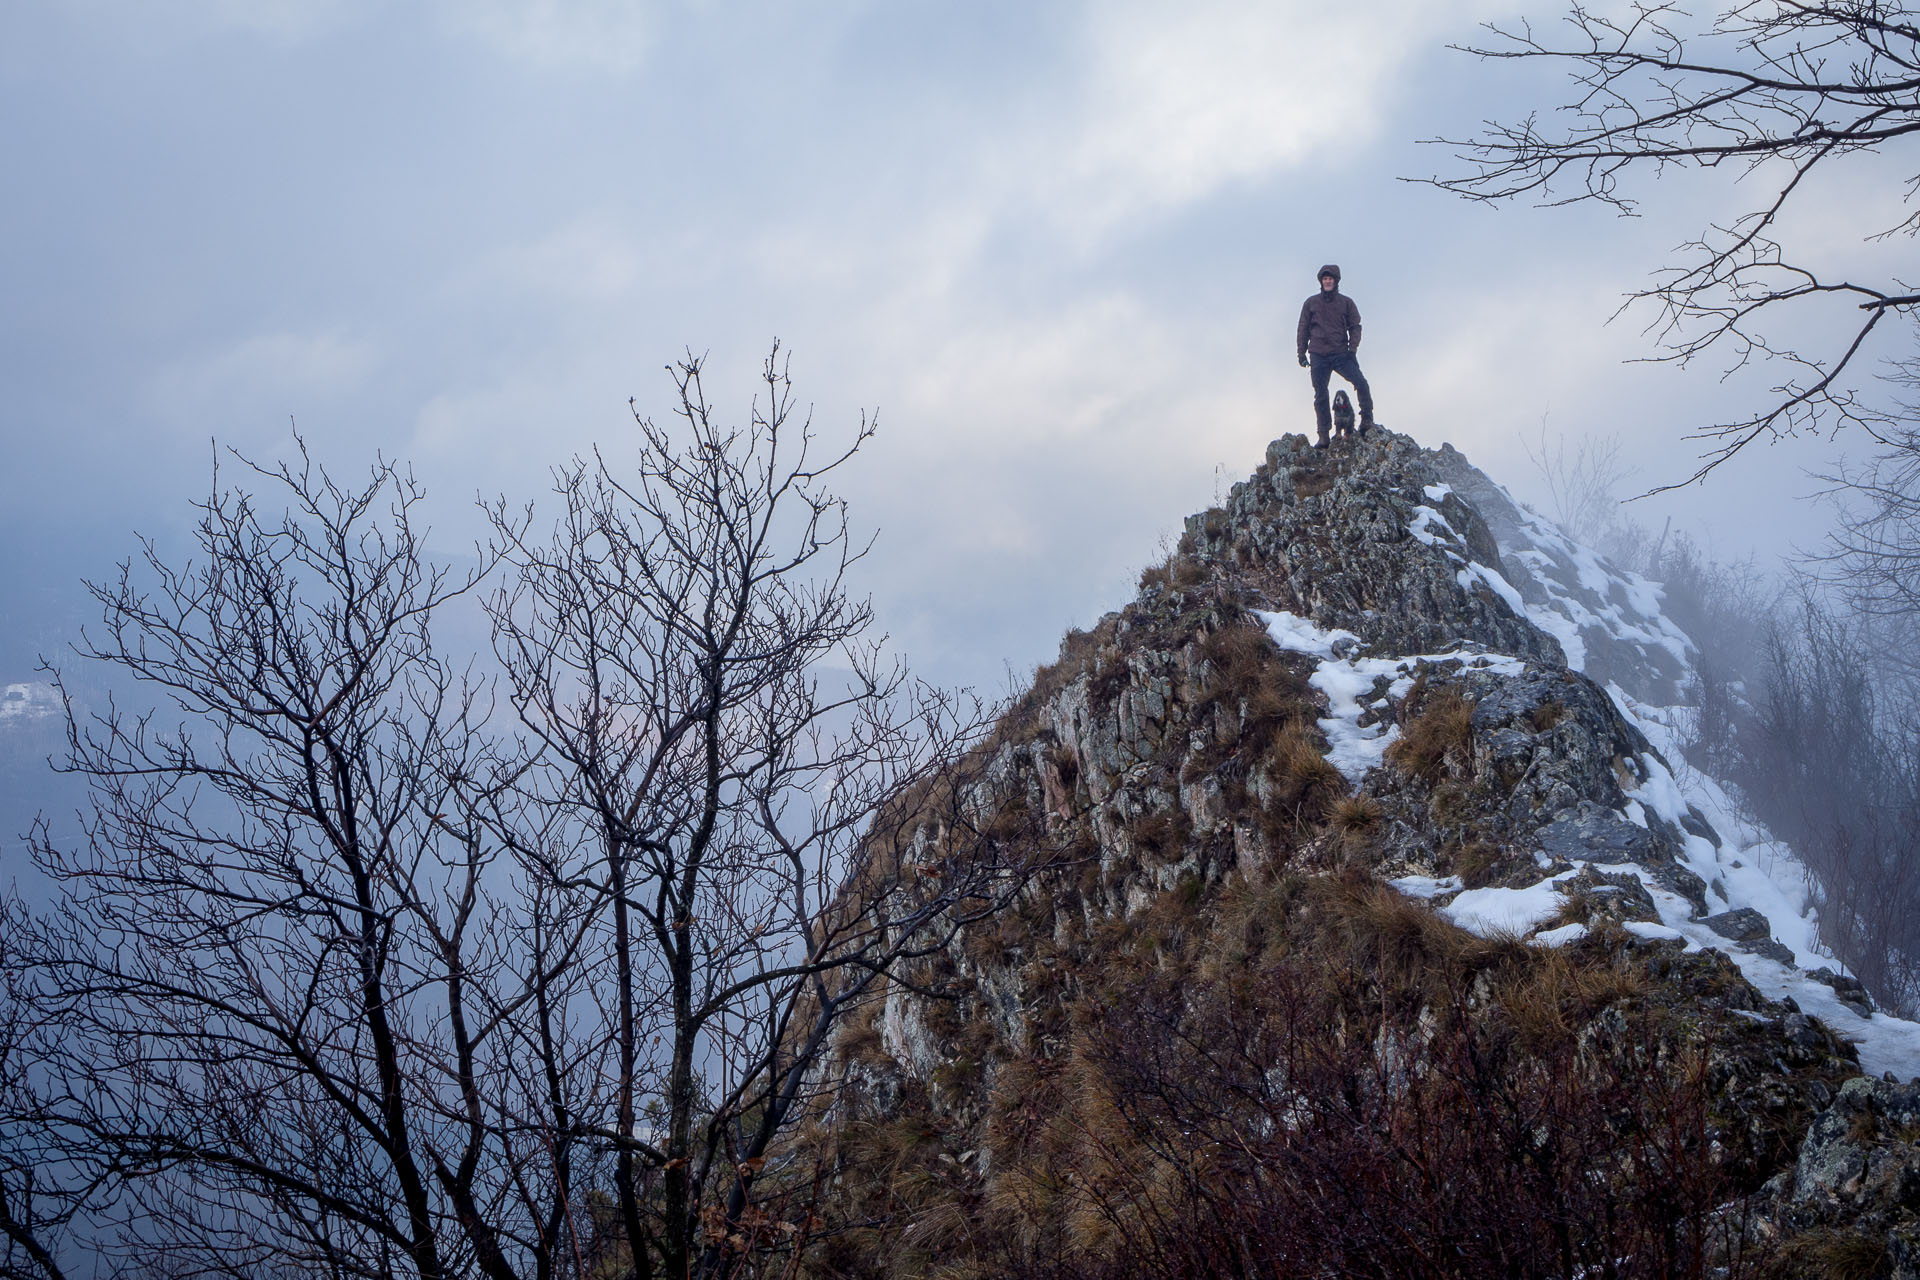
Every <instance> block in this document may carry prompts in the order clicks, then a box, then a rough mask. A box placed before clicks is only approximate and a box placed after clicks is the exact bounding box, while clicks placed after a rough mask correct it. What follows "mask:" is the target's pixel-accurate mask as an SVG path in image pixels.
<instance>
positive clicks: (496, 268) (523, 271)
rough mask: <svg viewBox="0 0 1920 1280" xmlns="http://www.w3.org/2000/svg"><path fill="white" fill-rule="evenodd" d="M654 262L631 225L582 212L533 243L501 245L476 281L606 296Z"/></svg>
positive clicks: (579, 297) (624, 288)
mask: <svg viewBox="0 0 1920 1280" xmlns="http://www.w3.org/2000/svg"><path fill="white" fill-rule="evenodd" d="M653 266H657V264H655V263H652V262H650V261H649V260H648V255H646V254H645V253H643V252H642V250H641V247H640V244H639V242H638V238H637V237H636V236H635V235H634V234H633V232H632V230H631V229H630V228H627V227H624V226H622V225H621V224H620V223H619V222H618V221H617V220H615V219H613V218H611V217H608V216H605V215H602V214H586V215H582V216H580V217H577V218H573V219H571V220H569V221H567V222H564V223H562V224H560V225H559V226H557V227H555V228H554V229H553V230H552V231H550V232H548V233H547V234H546V235H544V236H542V237H540V238H539V239H537V240H534V241H532V242H531V243H527V244H521V245H513V246H510V247H508V248H506V249H503V250H501V251H499V252H498V253H497V254H496V255H495V256H494V257H493V259H492V260H491V261H490V262H489V263H488V264H487V265H485V266H483V267H482V268H481V269H480V271H479V272H478V275H479V277H480V280H479V282H478V283H480V284H481V285H482V286H484V285H486V284H489V283H494V284H504V285H506V286H508V287H509V288H511V289H513V290H514V291H515V292H522V293H531V294H536V295H540V296H544V297H549V298H554V299H557V300H560V301H584V302H593V301H608V300H612V299H617V298H620V297H622V296H624V295H625V294H626V293H628V291H630V290H631V289H632V288H633V287H634V285H635V284H636V283H637V282H638V281H639V280H640V278H641V276H642V272H643V270H645V269H646V268H648V267H653Z"/></svg>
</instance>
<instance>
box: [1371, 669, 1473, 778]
mask: <svg viewBox="0 0 1920 1280" xmlns="http://www.w3.org/2000/svg"><path fill="white" fill-rule="evenodd" d="M1472 740H1473V704H1472V703H1471V702H1468V701H1467V700H1466V699H1465V698H1463V697H1461V696H1460V694H1459V693H1458V692H1457V691H1455V690H1453V689H1442V690H1439V691H1438V692H1436V693H1433V694H1431V695H1429V696H1428V697H1427V698H1425V700H1424V702H1423V704H1422V705H1421V707H1420V711H1419V714H1418V715H1416V716H1415V717H1414V718H1413V719H1412V720H1411V721H1409V722H1408V723H1407V725H1406V726H1405V727H1404V728H1403V729H1402V731H1401V735H1400V737H1399V738H1398V739H1397V740H1396V741H1395V742H1394V744H1393V745H1392V746H1390V747H1388V748H1387V759H1388V760H1390V761H1391V762H1393V764H1394V765H1396V766H1398V767H1399V768H1400V769H1401V770H1403V771H1405V772H1407V773H1410V774H1412V775H1413V776H1414V777H1416V778H1422V779H1424V780H1426V781H1427V782H1429V783H1432V782H1436V781H1438V780H1439V777H1440V774H1441V771H1442V770H1443V769H1444V768H1445V765H1446V761H1447V756H1448V754H1449V753H1451V752H1455V751H1464V750H1466V749H1467V747H1468V746H1469V745H1470V744H1471V742H1472Z"/></svg>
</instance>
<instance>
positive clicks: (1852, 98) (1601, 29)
mask: <svg viewBox="0 0 1920 1280" xmlns="http://www.w3.org/2000/svg"><path fill="white" fill-rule="evenodd" d="M1565 23H1566V26H1567V28H1568V34H1567V36H1566V38H1565V40H1564V41H1559V40H1552V39H1549V38H1547V37H1544V36H1540V35H1536V33H1535V31H1534V29H1533V27H1532V26H1531V25H1530V24H1526V23H1523V24H1521V25H1520V26H1519V27H1518V28H1500V27H1490V28H1489V30H1490V32H1491V34H1492V37H1493V39H1492V41H1491V42H1490V43H1488V44H1485V45H1476V46H1471V47H1467V48H1466V49H1465V52H1469V53H1472V54H1474V55H1476V56H1478V57H1481V58H1486V59H1494V60H1509V59H1513V60H1521V61H1529V62H1540V63H1545V64H1548V65H1558V66H1563V67H1565V68H1566V69H1567V71H1568V74H1569V76H1570V77H1571V80H1572V85H1573V88H1572V92H1571V94H1570V95H1569V99H1568V100H1567V101H1566V102H1564V103H1562V104H1560V105H1559V106H1558V107H1557V108H1556V109H1555V110H1554V111H1553V112H1552V113H1551V115H1549V116H1548V117H1547V118H1545V119H1543V118H1542V116H1541V115H1540V114H1537V113H1536V114H1529V115H1528V116H1526V117H1525V118H1524V119H1522V120H1520V121H1518V122H1516V123H1510V124H1500V123H1490V124H1489V125H1488V126H1487V129H1486V131H1485V132H1483V133H1482V134H1481V135H1479V136H1478V137H1475V138H1471V139H1465V140H1458V139H1433V140H1432V141H1434V142H1436V143H1438V144H1439V145H1444V146H1451V147H1455V148H1457V149H1458V150H1457V154H1458V157H1459V159H1460V160H1461V161H1462V162H1464V163H1465V165H1466V166H1467V169H1466V172H1465V173H1463V174H1461V175H1459V176H1454V177H1444V178H1434V179H1431V180H1430V181H1432V182H1434V183H1435V184H1436V185H1438V186H1440V187H1441V188H1443V189H1445V190H1448V191H1452V192H1455V193H1456V194H1459V195H1463V196H1466V197H1468V198H1470V199H1474V200H1481V201H1488V202H1503V201H1508V200H1516V199H1529V200H1537V201H1539V202H1540V203H1543V204H1548V205H1559V204H1573V203H1578V202H1581V201H1597V202H1599V203H1601V204H1605V205H1609V206H1612V207H1613V208H1615V209H1618V210H1619V211H1620V212H1622V213H1632V212H1634V211H1635V209H1636V207H1637V204H1636V200H1635V198H1634V197H1633V196H1632V195H1631V194H1629V190H1628V187H1627V182H1628V179H1629V177H1630V175H1631V173H1632V172H1634V171H1642V170H1645V171H1651V173H1652V174H1654V175H1658V174H1659V173H1661V172H1663V171H1664V170H1666V169H1668V168H1669V167H1675V166H1681V167H1685V166H1698V167H1704V168H1713V167H1717V166H1720V165H1734V166H1742V167H1744V168H1745V169H1747V170H1748V171H1749V172H1751V173H1752V174H1754V175H1755V176H1756V177H1757V178H1759V179H1760V180H1761V181H1762V182H1763V183H1764V185H1765V188H1766V191H1767V192H1768V194H1767V195H1766V196H1765V197H1764V198H1763V199H1762V200H1760V201H1759V202H1758V204H1757V207H1755V208H1753V209H1751V210H1749V211H1747V212H1745V213H1742V214H1740V215H1738V216H1736V217H1733V218H1731V219H1729V220H1727V221H1726V222H1725V223H1724V224H1722V223H1715V224H1712V225H1710V226H1709V227H1707V228H1706V230H1704V231H1703V232H1702V233H1701V234H1700V235H1699V236H1698V237H1697V238H1696V239H1694V240H1693V241H1691V242H1689V243H1687V244H1685V245H1683V246H1682V248H1681V253H1682V254H1683V257H1682V259H1681V261H1680V262H1679V263H1677V264H1676V265H1674V266H1671V267H1667V268H1663V269H1662V270H1661V271H1659V272H1658V273H1656V279H1655V283H1654V284H1653V285H1652V286H1651V287H1649V288H1646V289H1643V290H1639V291H1637V292H1635V293H1633V294H1631V295H1630V296H1629V298H1628V302H1627V304H1626V305H1627V306H1628V307H1631V306H1634V305H1635V304H1643V305H1645V306H1649V307H1651V308H1652V311H1653V319H1652V322H1651V324H1650V326H1649V328H1650V330H1651V331H1652V332H1654V333H1655V334H1656V335H1657V337H1658V340H1659V342H1660V343H1661V345H1662V346H1663V347H1664V348H1665V354H1663V355H1661V356H1658V357H1655V358H1656V359H1661V360H1674V361H1678V362H1680V363H1683V364H1684V363H1687V362H1690V361H1692V360H1693V359H1694V358H1696V357H1698V356H1702V355H1704V354H1706V353H1707V352H1709V351H1715V350H1717V351H1720V352H1724V353H1726V356H1727V358H1728V363H1729V365H1730V366H1731V367H1732V368H1739V367H1742V366H1744V365H1747V364H1749V363H1751V362H1764V363H1765V364H1766V365H1767V366H1768V367H1769V368H1770V369H1779V370H1783V371H1784V373H1783V379H1784V380H1783V381H1781V382H1780V383H1779V384H1777V385H1776V386H1775V387H1774V388H1773V390H1772V392H1771V394H1770V396H1769V398H1768V399H1767V401H1766V402H1765V404H1764V406H1763V407H1762V408H1760V409H1759V410H1757V411H1756V412H1754V413H1752V414H1751V415H1749V416H1747V417H1744V418H1740V419H1737V420H1733V421H1728V422H1720V423H1715V424H1712V425H1708V426H1702V427H1700V428H1698V429H1697V430H1696V431H1695V432H1694V435H1693V438H1695V439H1702V440H1707V441H1711V442H1713V443H1712V444H1711V445H1710V446H1709V447H1708V450H1707V452H1706V453H1705V455H1704V460H1703V462H1702V465H1701V466H1700V468H1699V469H1698V470H1697V471H1696V472H1695V473H1694V475H1693V476H1692V477H1690V480H1697V479H1700V478H1701V477H1703V476H1704V475H1706V474H1707V472H1709V471H1710V470H1712V469H1713V468H1714V467H1715V466H1717V465H1719V464H1720V463H1721V462H1724V461H1725V460H1726V459H1727V458H1729V457H1731V456H1732V455H1733V454H1734V453H1735V452H1737V451H1738V450H1739V449H1741V448H1742V447H1744V446H1745V445H1747V444H1749V443H1750V442H1752V441H1753V440H1755V439H1757V438H1759V437H1761V436H1763V435H1767V434H1772V433H1780V432H1786V431H1791V430H1793V429H1795V428H1796V427H1801V426H1813V425H1816V424H1823V423H1824V424H1826V425H1829V426H1839V425H1843V424H1853V425H1858V426H1862V427H1864V428H1866V429H1867V430H1868V431H1871V432H1874V433H1875V434H1876V435H1879V434H1882V433H1884V432H1885V431H1886V430H1887V429H1888V427H1889V425H1890V424H1891V423H1892V422H1893V421H1894V420H1895V419H1894V415H1893V414H1892V412H1891V411H1890V410H1889V409H1888V408H1886V407H1885V406H1883V405H1881V404H1879V403H1878V402H1877V401H1876V400H1875V398H1874V397H1872V396H1871V395H1868V394H1866V393H1865V392H1864V391H1863V378H1864V377H1865V375H1863V374H1862V372H1861V366H1862V365H1863V364H1864V363H1866V361H1865V359H1863V356H1865V354H1866V353H1867V352H1868V350H1869V348H1868V339H1869V338H1870V336H1871V335H1872V334H1873V333H1874V331H1875V330H1876V329H1877V328H1879V327H1880V326H1881V325H1882V323H1883V322H1884V321H1885V320H1886V319H1887V317H1888V316H1889V315H1895V316H1899V317H1902V318H1904V319H1906V320H1909V321H1911V319H1912V318H1913V317H1914V316H1915V314H1916V312H1917V311H1920V293H1917V292H1915V289H1914V286H1913V285H1912V284H1910V283H1908V282H1906V281H1904V280H1901V279H1900V278H1899V277H1898V276H1897V274H1896V272H1897V271H1898V265H1897V261H1895V260H1889V262H1888V263H1887V271H1886V274H1885V275H1884V276H1883V277H1881V278H1876V279H1868V280H1852V279H1833V278H1829V277H1827V276H1824V275H1823V274H1821V273H1820V272H1819V271H1818V270H1816V269H1815V268H1814V267H1813V266H1811V265H1809V264H1808V262H1807V261H1806V259H1805V256H1804V255H1802V254H1798V253H1794V252H1790V251H1789V250H1788V249H1787V248H1786V247H1785V246H1784V245H1783V243H1782V241H1781V240H1780V239H1779V238H1778V231H1779V227H1780V224H1781V219H1782V215H1783V214H1784V212H1785V211H1786V210H1787V208H1788V206H1789V204H1790V202H1791V201H1792V200H1793V199H1794V197H1795V196H1796V195H1799V194H1800V193H1802V192H1803V191H1804V190H1805V189H1806V188H1807V187H1808V186H1809V185H1810V184H1809V179H1811V178H1813V177H1814V176H1815V171H1816V170H1818V171H1819V173H1820V174H1828V173H1830V172H1832V162H1833V161H1835V160H1837V159H1838V158H1840V157H1843V156H1847V155H1850V154H1857V153H1861V152H1877V151H1888V150H1891V149H1892V148H1894V147H1896V146H1898V145H1899V144H1900V142H1901V140H1902V139H1905V138H1907V137H1909V136H1910V135H1916V134H1920V24H1917V23H1916V13H1915V11H1914V10H1913V8H1912V7H1911V6H1910V5H1908V4H1905V3H1901V2H1899V0H1818V2H1806V0H1722V6H1721V8H1720V11H1719V12H1718V13H1716V14H1714V15H1713V16H1712V17H1711V18H1710V19H1709V20H1707V21H1705V22H1696V21H1695V20H1694V19H1693V18H1692V17H1691V16H1690V14H1689V12H1688V11H1687V10H1685V9H1683V8H1681V7H1680V6H1679V5H1678V4H1677V3H1670V2H1660V3H1653V2H1650V0H1635V2H1634V3H1632V4H1630V5H1628V6H1627V7H1626V9H1625V11H1624V14H1622V15H1620V16H1612V15H1611V13H1609V12H1602V11H1599V10H1596V9H1591V8H1588V7H1586V6H1584V5H1580V4H1575V5H1574V6H1573V8H1572V9H1571V11H1570V12H1569V14H1568V16H1567V17H1566V19H1565ZM1916 185H1920V176H1916V177H1913V178H1909V179H1908V180H1907V195H1908V198H1909V199H1911V197H1912V195H1913V194H1914V191H1915V189H1916ZM1916 230H1920V214H1913V215H1909V216H1908V217H1906V218H1904V219H1902V220H1901V221H1900V222H1899V223H1898V224H1896V225H1894V226H1891V227H1886V228H1883V229H1882V230H1881V231H1880V232H1879V234H1878V235H1877V236H1875V237H1874V238H1875V239H1878V240H1881V241H1897V240H1902V239H1907V238H1910V237H1911V236H1912V235H1913V234H1914V233H1915V231H1916ZM1823 297H1824V298H1830V299H1835V300H1848V301H1851V302H1853V303H1854V305H1855V306H1856V307H1857V311H1856V313H1855V314H1856V317H1857V318H1856V319H1855V320H1853V321H1852V322H1850V323H1845V324H1842V325H1838V326H1834V325H1831V324H1830V325H1829V326H1827V328H1826V329H1824V330H1823V332H1824V333H1831V334H1832V335H1833V336H1832V338H1831V345H1829V346H1827V347H1825V348H1824V349H1823V350H1821V351H1817V352H1813V353H1810V354H1802V353H1801V352H1800V351H1799V350H1797V349H1795V348H1793V347H1791V346H1788V345H1786V344H1784V343H1781V342H1778V341H1774V340H1770V339H1769V338H1768V337H1767V336H1766V335H1765V334H1764V333H1763V332H1762V331H1761V328H1760V326H1761V325H1762V324H1764V323H1767V322H1768V321H1769V320H1773V319H1781V320H1784V319H1785V316H1784V314H1782V313H1783V312H1785V311H1787V310H1789V309H1792V310H1794V311H1798V310H1801V309H1803V306H1804V304H1805V303H1807V302H1809V301H1811V300H1814V299H1819V298H1823ZM1796 304H1801V305H1796ZM1668 487H1671V486H1668Z"/></svg>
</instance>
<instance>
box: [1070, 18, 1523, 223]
mask: <svg viewBox="0 0 1920 1280" xmlns="http://www.w3.org/2000/svg"><path fill="white" fill-rule="evenodd" d="M1460 7H1461V6H1434V5H1431V4H1427V3H1423V2H1422V0H1384V2H1382V3H1373V4H1368V5H1365V6H1336V7H1329V6H1326V5H1324V4H1320V3H1304V2H1301V0H1292V2H1290V3H1282V4H1269V5H1258V6H1255V5H1248V4H1245V3H1244V2H1242V0H1196V2H1194V3H1189V4H1186V5H1182V6H1180V7H1179V8H1178V9H1172V8H1169V7H1168V6H1166V5H1162V4H1158V3H1152V2H1151V0H1125V2H1115V0H1103V2H1102V3H1099V4H1094V5H1089V6H1088V9H1087V24H1088V26H1087V41H1088V53H1089V62H1088V64H1087V67H1086V72H1085V79H1084V83H1083V86H1082V91H1081V97H1080V101H1079V103H1078V106H1077V110H1076V111H1075V113H1074V115H1073V118H1072V124H1071V129H1072V133H1071V136H1069V137H1067V138H1065V139H1055V140H1051V141H1049V142H1046V143H1043V144H1042V145H1043V146H1046V147H1048V148H1050V149H1055V148H1057V154H1056V156H1055V157H1054V160H1055V163H1053V164H1050V165H1036V166H1034V169H1033V172H1035V173H1036V174H1040V175H1044V176H1043V179H1042V181H1041V182H1040V184H1039V185H1038V187H1037V188H1036V192H1035V194H1036V196H1037V197H1038V199H1039V200H1040V202H1041V203H1042V204H1043V205H1044V206H1045V209H1046V211H1047V212H1048V213H1049V214H1050V215H1052V216H1054V217H1056V218H1058V219H1059V220H1060V221H1062V222H1063V223H1064V224H1065V225H1066V226H1067V227H1069V228H1071V229H1072V230H1073V231H1074V232H1075V233H1076V234H1078V235H1080V236H1088V237H1098V236H1100V235H1101V234H1102V233H1103V232H1105V231H1107V230H1109V229H1110V228H1112V227H1114V226H1116V225H1120V224H1127V223H1131V222H1134V221H1136V220H1138V219H1140V218H1142V217H1146V216H1151V215H1153V214H1155V213H1159V212H1162V211H1166V210H1170V209H1178V208H1181V207H1184V206H1187V205H1191V204H1194V203H1197V202H1199V201H1202V200H1204V199H1206V198H1208V197H1210V196H1212V195H1214V194H1216V193H1217V192H1219V191H1220V190H1221V189H1222V188H1224V187H1226V186H1228V185H1230V184H1232V183H1236V182H1244V181H1258V180H1261V179H1265V178H1270V177H1273V176H1275V175H1277V174H1280V173H1283V172H1285V171H1287V170H1290V169H1295V168H1298V167H1301V166H1303V165H1306V164H1308V163H1312V162H1315V161H1317V160H1320V159H1322V158H1324V157H1326V156H1329V155H1331V154H1334V153H1337V152H1358V151H1360V150H1361V149H1363V148H1365V147H1367V146H1368V145H1369V144H1371V143H1372V142H1373V141H1374V139H1375V137H1376V136H1377V134H1378V132H1379V130H1380V127H1381V124H1382V121H1383V119H1384V116H1385V114H1386V112H1385V110H1384V108H1386V107H1387V106H1388V105H1390V104H1391V103H1393V102H1395V101H1397V98H1398V94H1399V86H1400V84H1401V82H1402V80H1403V78H1404V77H1403V74H1402V73H1403V69H1404V67H1405V65H1406V64H1407V62H1408V61H1409V60H1410V59H1411V58H1413V57H1415V56H1417V55H1420V54H1424V53H1425V52H1427V51H1429V50H1430V49H1431V47H1432V46H1433V44H1434V43H1435V39H1434V36H1435V33H1436V32H1437V31H1440V30H1443V29H1444V30H1449V31H1450V30H1455V29H1457V28H1458V27H1459V26H1460V25H1461V24H1462V23H1463V22H1464V21H1470V20H1471V19H1470V16H1469V15H1468V14H1463V13H1461V12H1459V11H1457V10H1458V8H1460ZM1464 7H1466V8H1469V9H1479V8H1484V7H1485V6H1484V5H1471V6H1464Z"/></svg>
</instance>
